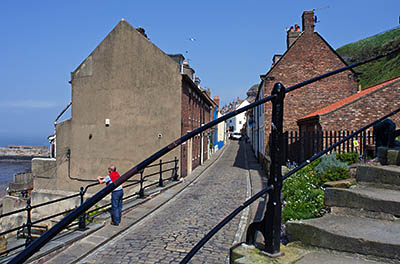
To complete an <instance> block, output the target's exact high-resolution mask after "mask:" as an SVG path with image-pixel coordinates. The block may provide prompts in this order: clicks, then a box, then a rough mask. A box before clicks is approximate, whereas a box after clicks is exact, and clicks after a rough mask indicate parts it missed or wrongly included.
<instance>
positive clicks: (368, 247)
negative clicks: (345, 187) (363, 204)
mask: <svg viewBox="0 0 400 264" xmlns="http://www.w3.org/2000/svg"><path fill="white" fill-rule="evenodd" d="M286 231H287V233H288V235H289V240H290V241H297V240H300V241H302V242H303V243H305V244H309V245H312V246H317V247H323V248H329V249H334V250H340V251H346V252H354V253H359V254H364V255H375V256H380V257H386V258H394V259H399V260H400V235H399V234H400V222H398V221H386V220H378V219H372V218H366V217H355V216H336V215H330V214H328V215H325V216H324V217H321V218H315V219H310V220H305V221H293V222H290V223H288V224H287V226H286Z"/></svg>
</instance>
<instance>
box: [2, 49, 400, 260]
mask: <svg viewBox="0 0 400 264" xmlns="http://www.w3.org/2000/svg"><path fill="white" fill-rule="evenodd" d="M399 52H400V48H397V49H395V50H393V51H390V52H387V53H385V54H382V55H378V56H376V57H373V58H370V59H367V60H364V61H362V62H359V63H355V64H352V65H350V66H346V67H342V68H340V69H337V70H334V71H331V72H328V73H326V74H323V75H320V76H318V77H315V78H312V79H310V80H306V81H304V82H301V83H299V84H295V85H293V86H291V87H289V88H287V89H285V92H284V93H287V92H291V91H294V90H296V89H298V88H301V87H303V86H305V85H308V84H311V83H313V82H316V81H318V80H322V79H325V78H327V77H329V76H332V75H335V74H338V73H340V72H343V71H346V70H349V69H352V68H354V67H357V66H360V65H362V64H365V63H368V62H371V61H374V60H377V59H380V58H383V57H386V56H389V55H393V54H396V53H399ZM277 97H278V96H277V94H273V95H271V96H267V97H265V98H263V99H260V100H257V101H256V102H254V103H251V104H249V105H247V106H244V107H242V108H239V109H237V110H235V111H232V112H230V113H228V114H226V115H224V116H222V117H220V118H217V119H216V120H213V121H211V122H209V123H207V124H205V125H203V126H201V127H199V128H197V129H194V130H193V131H191V132H189V133H187V134H186V135H184V136H182V137H180V138H179V139H177V140H175V141H174V142H172V143H171V144H169V145H168V146H166V147H164V148H162V149H160V150H159V151H157V152H155V153H154V154H153V155H151V156H150V157H148V158H147V159H145V160H143V161H142V162H140V163H139V164H137V165H136V166H134V167H133V168H131V169H130V170H128V171H127V172H125V173H124V174H123V175H121V177H119V178H118V179H117V180H116V181H114V182H112V183H111V184H109V185H107V186H106V187H104V188H103V189H101V190H100V191H99V192H97V193H96V194H94V195H93V196H92V197H91V198H89V199H87V200H86V201H85V202H84V203H82V204H81V205H80V206H79V207H77V208H76V209H75V210H73V211H72V212H71V213H69V214H68V215H67V216H66V217H64V218H63V219H62V220H61V221H60V222H58V223H57V224H56V225H54V226H53V227H52V228H51V229H50V230H48V231H47V232H45V233H44V234H43V235H42V236H40V237H39V238H38V239H36V240H35V241H33V242H32V243H31V244H30V245H29V246H28V247H27V248H26V249H25V250H23V251H22V252H21V253H19V254H18V255H17V256H16V257H15V258H13V259H12V260H11V261H10V263H22V262H23V261H25V260H27V259H28V258H29V257H30V256H32V255H33V254H34V253H35V252H36V251H38V250H39V249H40V248H41V247H43V246H44V245H45V244H46V243H47V242H48V241H50V240H51V239H52V238H53V237H55V236H56V235H57V234H58V233H59V232H61V230H63V229H64V228H65V227H66V226H68V225H69V224H70V223H71V222H72V221H73V220H74V219H76V218H77V217H79V216H80V215H82V214H84V213H85V212H86V211H87V210H88V209H89V208H91V207H92V206H93V205H95V204H96V203H97V202H98V201H100V200H101V199H103V198H104V197H105V196H106V195H108V194H109V193H111V192H112V191H113V190H114V189H115V188H117V187H118V186H119V185H121V184H122V183H124V182H125V181H127V180H128V179H129V178H131V177H132V176H133V175H135V174H136V173H138V172H140V171H142V170H144V169H145V168H146V167H147V166H149V165H150V164H151V163H153V162H154V161H156V160H157V159H159V158H161V157H162V156H164V155H165V154H167V153H169V152H170V151H172V150H173V149H175V148H176V147H177V146H179V145H181V144H182V143H184V142H186V141H187V140H189V139H191V138H192V137H194V136H196V135H197V134H200V133H202V132H203V131H205V130H207V129H210V128H212V127H213V126H215V125H217V124H218V123H221V122H223V121H225V120H227V119H229V118H231V117H233V116H236V115H238V114H240V113H243V112H245V111H247V110H249V109H252V108H254V107H256V106H259V105H261V104H264V103H266V102H269V101H271V100H273V99H275V98H277Z"/></svg>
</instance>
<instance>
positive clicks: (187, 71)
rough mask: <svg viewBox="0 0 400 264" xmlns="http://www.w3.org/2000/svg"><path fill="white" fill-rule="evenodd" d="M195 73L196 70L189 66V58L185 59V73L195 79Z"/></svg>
mask: <svg viewBox="0 0 400 264" xmlns="http://www.w3.org/2000/svg"><path fill="white" fill-rule="evenodd" d="M194 73H195V71H194V70H193V69H192V68H191V67H190V66H189V63H188V61H187V60H184V61H183V74H186V75H187V76H189V78H190V79H191V80H192V81H194Z"/></svg>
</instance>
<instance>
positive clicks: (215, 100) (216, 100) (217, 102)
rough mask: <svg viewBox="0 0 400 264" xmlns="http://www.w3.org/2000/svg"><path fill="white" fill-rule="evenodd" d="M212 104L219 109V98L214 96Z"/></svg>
mask: <svg viewBox="0 0 400 264" xmlns="http://www.w3.org/2000/svg"><path fill="white" fill-rule="evenodd" d="M214 102H215V103H216V104H217V107H219V96H214Z"/></svg>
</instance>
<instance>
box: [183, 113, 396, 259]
mask: <svg viewBox="0 0 400 264" xmlns="http://www.w3.org/2000/svg"><path fill="white" fill-rule="evenodd" d="M399 112H400V108H398V109H396V110H394V111H392V112H390V113H389V114H387V115H385V116H383V117H381V118H379V119H377V120H375V121H374V122H372V123H370V124H368V125H366V126H364V127H362V128H360V129H358V130H357V131H355V132H354V133H352V134H350V135H349V136H347V137H345V138H344V139H342V140H340V141H338V142H336V143H335V144H333V145H331V146H329V147H328V148H326V149H324V150H322V151H320V152H319V153H317V154H315V155H314V156H312V157H311V158H309V159H308V160H306V161H304V162H302V163H301V164H300V165H299V166H297V167H296V168H294V169H292V170H290V171H289V172H288V173H286V174H285V175H284V176H283V177H282V179H283V180H285V179H287V178H289V177H290V176H291V175H293V174H295V173H296V172H298V171H299V170H301V169H303V168H304V167H306V166H307V165H309V164H310V163H311V162H313V161H314V160H316V159H318V158H320V157H321V156H323V155H325V154H327V153H328V152H329V151H331V150H333V149H334V148H335V147H337V146H339V145H340V144H343V143H344V142H346V141H348V140H350V139H352V138H353V137H355V136H356V135H358V134H360V133H361V132H363V131H365V130H367V129H368V128H370V127H372V126H374V125H376V124H378V123H380V122H382V121H383V120H385V119H386V118H389V117H391V116H393V115H395V114H397V113H399ZM272 187H273V186H272ZM271 189H272V188H271V185H270V186H268V187H266V188H264V189H262V190H261V191H260V192H258V193H257V194H255V195H254V196H252V197H251V198H250V199H248V200H247V201H246V202H245V203H244V204H243V205H241V206H239V207H238V208H236V209H235V210H234V211H233V212H232V213H231V214H230V215H229V216H228V217H226V218H225V219H223V220H222V221H220V222H219V223H218V224H217V225H216V226H215V227H214V228H213V229H212V230H211V231H210V232H209V233H208V234H207V235H205V236H204V237H203V238H202V239H201V240H200V241H199V242H198V243H197V244H196V245H195V246H194V247H193V248H192V250H191V251H189V253H188V254H187V255H186V256H185V257H184V258H183V259H182V261H181V262H180V263H181V264H184V263H188V262H189V260H190V259H191V258H192V257H193V256H194V255H195V254H196V253H197V251H199V250H200V248H201V247H203V246H204V244H205V243H206V242H207V241H208V240H210V239H211V237H212V236H213V235H215V234H216V233H217V232H218V231H219V230H221V229H222V228H223V227H224V226H225V225H226V224H227V223H228V222H229V221H230V220H232V218H233V217H235V216H236V215H237V214H238V213H239V212H240V211H242V210H243V209H244V208H245V207H247V206H249V205H250V204H251V203H252V202H254V201H255V200H257V199H258V198H260V197H261V196H262V195H263V194H265V193H267V192H269V191H270V190H271ZM250 201H251V202H250ZM246 203H247V206H245V207H243V206H244V205H245V204H246ZM239 209H240V211H239V212H237V210H239ZM235 212H237V213H236V214H234V213H235ZM233 214H234V215H233ZM231 215H232V217H231ZM228 218H229V219H230V220H227V219H228Z"/></svg>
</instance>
